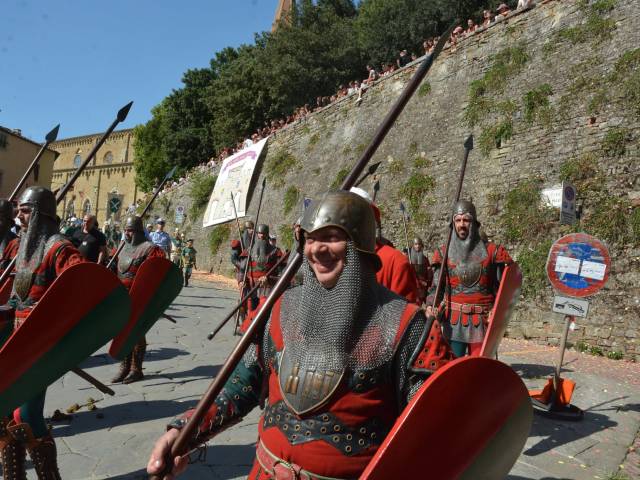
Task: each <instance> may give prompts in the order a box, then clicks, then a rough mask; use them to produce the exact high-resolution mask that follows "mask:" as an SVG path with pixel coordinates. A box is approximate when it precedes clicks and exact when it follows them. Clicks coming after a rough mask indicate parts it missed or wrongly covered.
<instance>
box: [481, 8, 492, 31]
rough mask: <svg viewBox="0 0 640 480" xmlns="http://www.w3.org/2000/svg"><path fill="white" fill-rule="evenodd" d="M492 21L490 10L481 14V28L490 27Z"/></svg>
mask: <svg viewBox="0 0 640 480" xmlns="http://www.w3.org/2000/svg"><path fill="white" fill-rule="evenodd" d="M492 20H493V14H492V13H491V10H485V11H484V12H482V26H483V27H485V28H486V27H488V26H489V25H491V21H492Z"/></svg>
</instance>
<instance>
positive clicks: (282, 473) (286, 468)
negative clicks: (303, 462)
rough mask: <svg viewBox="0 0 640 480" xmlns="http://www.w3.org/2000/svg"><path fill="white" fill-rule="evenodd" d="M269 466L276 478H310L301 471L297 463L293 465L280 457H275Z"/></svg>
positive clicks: (286, 479) (292, 479)
mask: <svg viewBox="0 0 640 480" xmlns="http://www.w3.org/2000/svg"><path fill="white" fill-rule="evenodd" d="M296 467H297V468H296ZM271 468H272V470H273V476H274V477H275V479H276V480H311V477H309V475H308V474H307V473H306V472H304V471H302V469H301V468H300V467H299V466H298V465H293V464H291V463H289V462H286V461H284V460H282V459H277V460H276V461H275V462H273V466H272V467H271Z"/></svg>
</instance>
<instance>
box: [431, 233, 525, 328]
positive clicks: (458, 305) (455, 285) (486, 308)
mask: <svg viewBox="0 0 640 480" xmlns="http://www.w3.org/2000/svg"><path fill="white" fill-rule="evenodd" d="M441 248H442V249H444V247H441ZM486 248H487V256H486V258H485V259H484V260H483V261H482V264H481V266H482V271H481V273H480V275H479V278H478V280H477V282H476V283H475V284H473V285H472V286H465V285H463V284H462V281H461V279H460V278H459V277H458V276H457V275H456V274H455V269H456V264H455V263H453V262H452V261H451V260H450V259H447V271H448V276H447V278H448V282H447V290H446V295H445V307H444V308H445V312H444V313H445V317H444V318H447V319H448V320H449V322H450V323H451V324H452V325H456V324H457V323H458V322H459V321H461V322H462V324H463V325H465V326H467V325H469V323H472V324H473V325H476V326H477V325H479V324H480V322H481V321H485V322H486V319H487V317H488V315H489V312H490V310H491V308H492V307H493V302H494V300H495V294H496V291H497V280H496V265H497V264H504V265H509V264H511V263H513V260H512V259H511V257H510V256H509V254H508V253H507V251H506V250H505V248H504V247H503V246H502V245H497V244H495V243H492V242H489V243H487V244H486ZM440 251H441V250H436V251H435V253H434V254H433V261H432V262H431V263H432V265H434V266H440V265H441V264H442V255H441V254H440ZM442 251H443V250H442Z"/></svg>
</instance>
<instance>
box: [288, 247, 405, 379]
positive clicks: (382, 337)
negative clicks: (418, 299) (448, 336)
mask: <svg viewBox="0 0 640 480" xmlns="http://www.w3.org/2000/svg"><path fill="white" fill-rule="evenodd" d="M301 269H302V270H303V275H304V284H303V285H302V286H300V287H296V288H293V289H290V290H288V291H287V292H285V294H284V296H283V299H282V310H281V327H282V334H283V339H284V345H285V351H284V354H285V355H287V356H289V357H290V359H291V361H292V362H293V363H294V364H298V365H300V367H301V369H303V371H304V369H305V368H306V367H315V368H316V369H318V370H319V371H321V370H333V371H340V370H342V369H344V368H345V367H348V368H350V369H352V370H361V369H371V368H377V367H379V366H381V365H383V364H384V363H386V362H387V361H389V360H390V359H391V357H392V356H393V354H394V351H395V348H394V339H395V336H396V333H397V330H398V325H399V322H400V318H401V316H402V312H403V311H404V309H405V306H406V301H405V300H404V299H402V298H401V297H399V296H397V295H395V294H394V293H392V292H390V291H389V290H387V289H385V288H384V287H382V286H380V285H379V284H378V283H377V282H376V278H375V273H374V271H373V268H372V267H371V265H370V263H369V262H368V261H367V260H366V258H365V254H362V253H360V252H358V251H357V250H356V249H355V247H354V245H353V242H351V241H348V242H347V253H346V261H345V266H344V269H343V271H342V273H341V274H340V277H339V279H338V282H337V284H336V285H335V286H334V287H333V288H330V289H327V288H325V287H323V286H322V284H321V283H320V282H319V281H318V279H317V278H316V276H315V274H314V273H313V270H312V269H311V267H310V265H309V263H308V260H307V259H306V257H305V258H304V261H303V265H302V267H301Z"/></svg>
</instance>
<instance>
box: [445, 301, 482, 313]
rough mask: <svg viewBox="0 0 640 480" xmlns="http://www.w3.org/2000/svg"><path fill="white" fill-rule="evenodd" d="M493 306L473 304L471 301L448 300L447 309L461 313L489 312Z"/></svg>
mask: <svg viewBox="0 0 640 480" xmlns="http://www.w3.org/2000/svg"><path fill="white" fill-rule="evenodd" d="M492 308H493V304H490V303H489V304H486V303H485V304H478V305H476V304H473V303H456V302H450V303H449V309H450V310H452V311H454V312H462V313H467V314H470V313H480V314H481V313H489V312H490V311H491V309H492Z"/></svg>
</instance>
